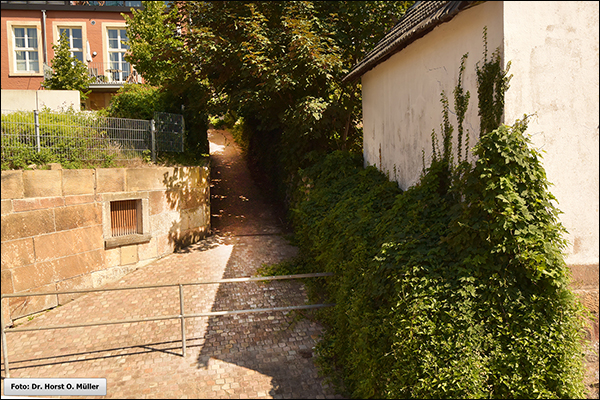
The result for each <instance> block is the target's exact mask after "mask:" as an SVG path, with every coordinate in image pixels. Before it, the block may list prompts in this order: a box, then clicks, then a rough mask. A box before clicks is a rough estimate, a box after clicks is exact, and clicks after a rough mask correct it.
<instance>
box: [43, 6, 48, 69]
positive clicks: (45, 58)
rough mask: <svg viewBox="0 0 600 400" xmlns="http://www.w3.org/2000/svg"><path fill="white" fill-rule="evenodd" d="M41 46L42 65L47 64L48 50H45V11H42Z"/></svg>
mask: <svg viewBox="0 0 600 400" xmlns="http://www.w3.org/2000/svg"><path fill="white" fill-rule="evenodd" d="M42 46H43V47H44V63H45V64H48V50H47V49H46V10H42Z"/></svg>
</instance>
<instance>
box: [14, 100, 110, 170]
mask: <svg viewBox="0 0 600 400" xmlns="http://www.w3.org/2000/svg"><path fill="white" fill-rule="evenodd" d="M39 124H40V148H41V151H40V152H38V151H37V143H36V138H35V131H34V113H33V111H19V112H15V113H10V114H2V170H8V169H26V168H27V167H28V166H29V165H31V164H35V165H44V164H48V163H60V164H61V165H62V167H63V168H86V167H95V166H103V167H110V166H112V165H113V162H114V159H115V158H116V156H117V153H118V152H119V151H120V149H118V148H116V147H111V145H110V143H109V142H108V141H107V140H105V139H106V132H104V131H100V130H99V129H97V127H98V117H97V116H96V115H95V114H88V113H84V112H77V111H74V110H73V109H72V108H71V109H68V110H66V111H64V112H62V113H56V112H53V111H51V110H50V109H48V108H44V109H43V110H42V111H40V113H39Z"/></svg>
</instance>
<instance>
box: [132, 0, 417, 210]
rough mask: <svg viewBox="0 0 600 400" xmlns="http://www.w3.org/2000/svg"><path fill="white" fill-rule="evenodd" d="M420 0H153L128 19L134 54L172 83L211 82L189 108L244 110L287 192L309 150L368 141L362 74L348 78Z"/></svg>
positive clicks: (253, 141)
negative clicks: (169, 0) (167, 3)
mask: <svg viewBox="0 0 600 400" xmlns="http://www.w3.org/2000/svg"><path fill="white" fill-rule="evenodd" d="M153 3H154V4H153ZM412 3H413V2H386V1H335V2H333V1H324V2H308V1H294V2H262V1H258V2H222V1H204V2H175V3H173V4H172V6H171V8H168V9H165V8H164V6H163V5H162V4H156V2H148V4H147V5H146V7H145V9H144V10H136V11H135V12H134V13H133V16H132V17H131V19H128V24H129V26H130V28H128V29H129V30H128V33H129V38H130V47H131V56H130V58H129V60H130V61H131V62H132V63H133V64H134V65H136V68H137V70H138V71H140V72H141V73H142V75H143V76H144V78H146V79H147V80H148V81H149V82H150V83H152V84H157V85H162V87H165V88H168V90H170V91H175V90H178V91H187V93H188V94H189V93H191V92H192V91H191V90H188V88H189V87H191V85H192V84H194V83H196V84H198V83H201V84H202V85H206V86H204V89H203V90H196V91H195V92H194V93H199V94H201V96H200V95H198V98H197V101H195V102H188V103H186V105H185V107H186V110H187V109H188V107H189V106H191V105H193V104H196V105H197V104H201V105H203V106H204V107H206V113H208V114H211V115H223V114H225V112H226V111H228V110H230V111H232V112H233V113H234V114H235V116H236V119H235V120H237V118H243V120H244V125H245V127H246V129H248V130H249V131H252V133H251V134H248V135H246V136H247V140H248V141H247V142H245V143H244V144H243V146H244V147H245V148H247V149H248V151H247V155H248V157H249V159H250V162H251V164H252V165H253V166H255V167H257V168H259V169H261V170H262V172H263V173H264V175H265V176H269V177H272V178H273V183H274V184H275V185H276V186H277V188H278V194H279V197H280V199H283V198H284V197H285V196H286V190H287V189H286V188H287V186H286V184H287V183H289V182H290V181H293V180H295V179H296V178H297V175H296V170H297V169H298V167H305V166H306V165H308V164H309V163H310V162H311V161H310V158H306V157H305V155H306V154H309V153H310V154H312V155H313V157H315V156H316V154H317V153H318V154H321V155H322V154H324V153H326V152H328V151H331V150H333V149H348V150H353V151H360V150H361V147H362V131H361V129H360V128H359V127H358V122H359V121H360V119H361V112H362V110H361V89H360V84H359V83H358V82H353V83H349V84H342V83H341V78H342V77H343V76H345V75H346V73H347V72H348V68H349V67H351V66H352V65H354V64H355V63H356V62H357V61H358V60H359V59H361V58H362V57H363V56H364V54H365V53H366V51H368V50H370V49H371V48H372V47H373V46H374V45H375V43H377V41H378V40H379V39H380V38H381V37H383V36H384V35H385V33H386V32H387V31H388V30H389V29H390V28H391V27H392V26H393V25H394V24H395V23H396V22H397V21H398V19H399V18H400V17H401V16H402V14H403V13H404V11H405V10H406V9H407V8H408V7H409V6H410V5H411V4H412ZM145 4H146V3H145ZM174 32H179V33H177V34H174ZM235 120H234V121H235ZM187 121H188V119H187V118H186V123H187ZM230 128H231V127H230ZM288 194H289V193H288Z"/></svg>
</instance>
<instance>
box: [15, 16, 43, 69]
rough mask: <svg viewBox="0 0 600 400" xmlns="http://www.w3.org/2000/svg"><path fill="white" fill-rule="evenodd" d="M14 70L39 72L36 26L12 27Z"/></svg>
mask: <svg viewBox="0 0 600 400" xmlns="http://www.w3.org/2000/svg"><path fill="white" fill-rule="evenodd" d="M13 37H14V43H13V51H14V71H16V72H40V60H39V51H38V36H37V27H29V26H26V27H13Z"/></svg>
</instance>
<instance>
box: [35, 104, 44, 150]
mask: <svg viewBox="0 0 600 400" xmlns="http://www.w3.org/2000/svg"><path fill="white" fill-rule="evenodd" d="M33 126H34V130H35V144H36V146H37V151H38V153H39V152H41V151H42V150H41V147H40V112H39V111H38V110H33Z"/></svg>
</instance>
